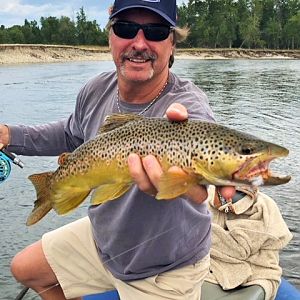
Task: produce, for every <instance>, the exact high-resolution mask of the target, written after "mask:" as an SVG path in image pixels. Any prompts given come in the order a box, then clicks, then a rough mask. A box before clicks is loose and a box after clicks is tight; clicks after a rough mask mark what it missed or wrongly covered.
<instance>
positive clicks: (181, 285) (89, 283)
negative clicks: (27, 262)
mask: <svg viewBox="0 0 300 300" xmlns="http://www.w3.org/2000/svg"><path fill="white" fill-rule="evenodd" d="M42 245H43V250H44V253H45V256H46V258H47V261H48V263H49V264H50V266H51V268H52V269H53V271H54V273H55V274H56V277H57V279H58V281H59V283H60V285H61V287H62V289H63V291H64V294H65V297H66V298H67V299H70V298H75V297H80V296H83V295H88V294H96V293H102V292H105V291H109V290H113V289H117V290H118V292H119V295H120V298H121V299H122V300H135V299H143V300H160V299H161V300H162V299H174V300H177V299H178V300H179V299H180V300H183V299H186V300H199V299H200V295H201V285H202V283H203V280H204V278H205V277H206V275H207V274H208V270H209V256H206V257H205V258H203V259H202V260H200V261H199V262H197V263H196V264H194V265H189V266H186V267H182V268H179V269H176V270H171V271H168V272H165V273H162V274H159V275H156V276H152V277H149V278H146V279H141V280H136V281H130V282H124V281H121V280H118V279H116V278H115V277H114V276H113V275H112V274H111V273H110V271H109V270H108V269H106V268H105V266H104V265H103V264H102V262H101V260H100V258H99V256H98V253H97V249H96V247H95V243H94V240H93V236H92V230H91V223H90V220H89V218H88V217H85V218H82V219H80V220H78V221H75V222H73V223H70V224H68V225H65V226H63V227H61V228H58V229H56V230H54V231H51V232H49V233H46V234H44V236H43V238H42Z"/></svg>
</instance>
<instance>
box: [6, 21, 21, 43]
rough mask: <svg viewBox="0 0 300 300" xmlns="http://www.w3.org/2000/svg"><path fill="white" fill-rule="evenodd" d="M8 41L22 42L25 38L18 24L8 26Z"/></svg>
mask: <svg viewBox="0 0 300 300" xmlns="http://www.w3.org/2000/svg"><path fill="white" fill-rule="evenodd" d="M8 34H9V39H10V42H11V43H13V44H24V42H25V38H24V34H23V32H22V27H21V26H20V25H14V26H12V27H10V28H8Z"/></svg>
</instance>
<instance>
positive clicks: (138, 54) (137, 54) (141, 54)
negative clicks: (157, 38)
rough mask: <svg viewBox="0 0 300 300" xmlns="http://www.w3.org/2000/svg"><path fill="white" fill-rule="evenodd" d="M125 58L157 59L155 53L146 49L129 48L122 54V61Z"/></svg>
mask: <svg viewBox="0 0 300 300" xmlns="http://www.w3.org/2000/svg"><path fill="white" fill-rule="evenodd" d="M126 59H143V60H151V61H154V60H156V59H157V55H156V54H154V53H149V52H147V51H138V50H130V51H128V52H125V53H123V55H122V61H125V60H126Z"/></svg>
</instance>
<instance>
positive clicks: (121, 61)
mask: <svg viewBox="0 0 300 300" xmlns="http://www.w3.org/2000/svg"><path fill="white" fill-rule="evenodd" d="M118 19H119V20H120V21H128V22H134V23H138V24H148V23H158V24H162V22H163V21H162V19H161V18H160V17H159V16H158V15H157V14H155V13H153V12H151V11H149V10H145V9H129V10H126V11H125V12H123V13H120V14H119V15H118ZM109 42H110V47H111V53H112V56H113V60H114V62H115V64H116V67H117V70H118V74H119V77H121V78H120V79H123V80H125V81H129V82H139V81H141V82H143V81H147V80H150V79H152V78H155V77H157V76H158V77H159V75H161V74H164V73H165V72H166V73H167V72H168V64H169V58H170V56H171V54H172V51H173V44H172V34H170V35H169V36H168V38H167V39H165V40H163V41H159V42H155V41H149V40H147V39H146V38H145V36H144V33H143V31H142V30H141V29H140V30H139V31H138V33H137V35H136V36H135V37H134V38H132V39H124V38H120V37H118V36H117V35H115V34H114V32H113V30H112V31H111V33H110V38H109Z"/></svg>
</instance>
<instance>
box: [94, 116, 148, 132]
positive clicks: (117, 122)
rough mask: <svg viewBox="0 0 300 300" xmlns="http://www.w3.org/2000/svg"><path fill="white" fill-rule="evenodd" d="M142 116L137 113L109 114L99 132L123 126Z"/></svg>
mask: <svg viewBox="0 0 300 300" xmlns="http://www.w3.org/2000/svg"><path fill="white" fill-rule="evenodd" d="M142 118H143V117H142V116H139V115H136V114H112V115H110V116H107V117H106V118H105V120H104V123H103V125H102V126H101V127H100V129H99V132H98V133H99V134H101V133H104V132H109V131H111V130H114V129H116V128H119V127H122V126H123V125H125V124H127V123H129V122H132V121H136V120H140V119H142Z"/></svg>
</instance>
